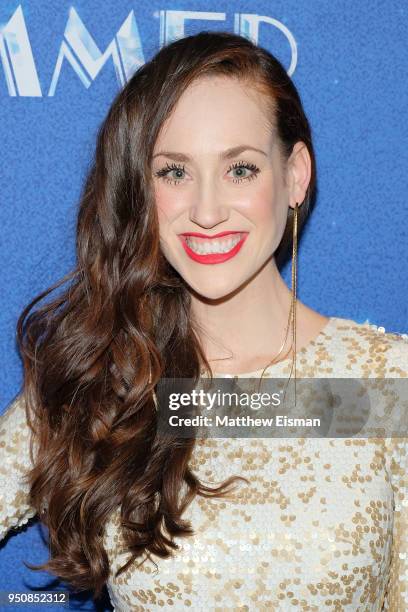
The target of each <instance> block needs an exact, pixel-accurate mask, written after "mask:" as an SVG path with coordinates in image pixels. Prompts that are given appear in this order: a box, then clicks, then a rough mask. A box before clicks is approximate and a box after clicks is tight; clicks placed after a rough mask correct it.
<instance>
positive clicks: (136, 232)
mask: <svg viewBox="0 0 408 612" xmlns="http://www.w3.org/2000/svg"><path fill="white" fill-rule="evenodd" d="M208 75H225V76H228V77H231V78H236V79H239V80H240V81H241V82H245V83H246V84H247V85H248V86H249V87H250V88H251V90H252V91H257V92H259V93H260V94H262V95H265V96H266V100H267V101H268V104H269V109H270V127H271V130H275V131H276V134H277V137H278V141H279V146H280V147H281V153H282V162H283V163H285V162H286V161H287V159H288V157H289V155H290V153H291V152H292V149H293V146H294V144H295V143H296V142H297V141H299V140H301V141H303V142H304V143H305V144H306V146H307V148H308V151H309V153H310V157H311V160H312V176H311V181H310V183H309V186H308V191H307V194H306V198H305V201H304V203H303V205H302V206H301V207H300V211H299V232H300V230H301V228H302V226H303V224H304V222H305V220H306V216H307V214H308V210H309V205H310V197H311V195H312V193H313V189H314V187H315V157H314V152H313V146H312V140H311V132H310V127H309V123H308V120H307V118H306V116H305V113H304V111H303V108H302V103H301V100H300V97H299V94H298V92H297V90H296V88H295V86H294V84H293V82H292V81H291V79H290V78H289V76H288V74H287V72H286V71H285V69H284V68H283V66H282V65H281V63H280V62H279V61H278V60H277V59H276V58H275V57H274V56H273V55H272V54H271V53H269V52H268V51H267V50H265V49H263V48H262V47H260V46H257V45H255V44H254V43H253V42H251V41H250V40H248V39H246V38H244V37H241V36H238V35H235V34H232V33H228V32H207V31H205V32H200V33H198V34H196V35H194V36H188V37H185V38H183V39H180V40H177V41H176V42H173V43H171V44H169V45H167V46H165V47H163V48H161V49H160V50H159V51H158V52H157V54H156V55H155V56H154V57H153V58H152V59H151V60H150V61H148V62H147V63H145V64H144V65H143V66H142V67H140V69H138V70H137V71H136V72H135V73H134V75H133V76H132V78H131V79H130V80H129V82H128V83H127V84H126V85H125V87H124V88H123V89H122V90H121V91H120V92H119V93H118V94H117V96H116V98H115V99H114V101H113V103H112V105H111V107H110V109H109V111H108V113H107V116H106V118H105V120H104V121H103V123H102V124H101V127H100V129H99V132H98V136H97V143H96V149H95V155H94V157H93V160H92V163H91V166H90V169H89V172H88V175H87V178H86V181H85V184H84V186H83V190H82V193H81V198H80V202H79V210H78V219H77V227H76V264H75V269H74V270H73V271H72V272H70V273H69V274H67V275H66V276H65V277H64V278H62V279H61V280H60V281H59V282H57V283H56V284H55V285H53V286H52V287H50V288H49V289H47V290H46V291H44V292H43V293H41V294H40V295H38V296H37V297H36V298H35V299H33V300H32V301H31V302H30V303H29V304H28V305H27V306H26V307H25V309H24V310H23V312H22V313H21V315H20V317H19V319H18V322H17V344H18V348H19V351H20V354H21V357H22V360H23V366H24V368H23V369H24V379H23V387H22V391H23V394H24V398H25V404H26V413H27V421H28V423H29V426H30V428H31V430H32V432H33V435H32V436H31V453H32V460H33V464H34V467H33V469H32V470H30V471H29V472H27V475H26V481H27V483H28V484H29V485H30V493H29V495H30V503H31V505H32V506H33V507H34V508H35V509H36V510H37V512H38V514H39V516H40V519H41V521H42V522H43V523H44V524H45V525H46V526H47V528H48V532H49V536H48V537H49V550H50V559H49V561H48V562H47V563H44V564H42V565H39V566H34V565H29V567H30V568H31V569H35V570H38V569H45V570H47V571H49V572H51V573H53V574H55V575H57V576H58V577H60V578H61V579H62V580H64V581H66V582H67V583H68V584H70V585H71V586H72V587H73V589H74V590H75V591H84V590H92V591H93V593H94V599H97V598H98V597H99V596H100V595H101V593H102V589H103V586H104V585H105V583H106V582H107V580H108V578H109V560H108V556H107V553H106V551H105V549H104V547H103V541H102V538H103V532H104V528H105V526H106V523H107V522H108V519H109V517H110V515H111V513H112V512H113V511H114V510H115V509H118V508H120V516H121V528H122V530H123V536H124V538H125V542H126V545H127V548H128V551H129V553H130V558H129V560H128V561H127V563H126V564H125V565H124V566H123V567H121V568H119V570H118V571H117V573H116V576H117V575H118V574H120V573H122V572H123V571H125V570H126V569H127V568H128V567H129V565H130V564H131V563H133V561H134V560H135V559H136V558H137V557H139V556H141V555H142V554H144V553H145V554H146V557H149V558H151V557H150V555H151V554H155V555H157V556H159V557H163V558H164V557H168V556H170V554H171V549H177V548H178V546H177V544H176V543H175V542H174V536H178V537H181V536H188V535H191V534H194V530H193V527H192V526H191V524H190V523H189V522H186V521H185V520H183V519H182V514H183V512H184V510H185V508H186V507H187V506H188V504H189V503H191V501H192V500H193V499H194V497H195V496H196V495H202V496H209V497H210V496H215V497H223V496H225V495H226V494H228V492H229V490H230V487H231V485H232V484H233V482H234V481H235V480H236V479H240V478H242V477H241V476H239V475H237V476H232V477H230V478H229V479H228V480H226V481H225V482H223V483H221V484H220V485H219V486H217V487H215V488H211V487H209V486H206V485H204V484H203V483H201V482H200V481H199V479H198V478H197V477H196V476H195V474H194V472H193V471H192V470H191V468H190V467H189V459H190V457H191V453H192V450H193V448H194V444H195V440H194V439H182V440H180V439H176V438H174V439H170V438H168V439H166V438H163V437H159V436H158V435H157V416H156V408H155V403H154V397H153V394H154V391H155V388H156V385H157V384H158V382H159V380H160V378H161V377H170V378H172V377H182V378H190V379H191V380H193V381H197V380H198V379H199V376H200V369H201V368H202V367H203V365H204V367H205V368H206V371H207V372H208V373H209V375H210V377H211V376H212V373H211V368H210V365H209V363H208V361H207V360H206V357H205V355H204V352H203V350H202V348H201V346H200V342H199V335H198V333H197V329H198V328H197V325H196V322H195V321H194V320H193V317H192V315H191V313H190V293H189V291H188V288H187V286H186V284H185V283H184V282H183V279H182V278H181V277H180V275H179V274H178V273H177V271H176V270H174V269H173V268H172V266H171V265H170V264H169V263H168V262H167V261H166V259H165V257H164V256H163V254H162V252H161V250H160V244H159V227H158V219H157V214H156V207H155V200H154V190H153V184H152V170H151V158H152V154H153V147H154V144H155V142H156V139H157V136H158V133H159V130H160V128H161V127H162V126H163V123H164V122H165V120H166V119H167V118H168V117H169V115H170V113H171V112H172V110H173V109H174V107H175V105H176V104H177V101H178V99H179V98H180V96H181V94H182V93H183V92H184V91H185V89H186V88H187V87H188V86H189V85H190V83H192V82H193V81H194V80H195V79H197V78H198V77H200V76H208ZM292 222H293V210H292V209H291V208H290V209H289V212H288V220H287V225H286V228H285V231H284V234H283V237H282V241H281V243H280V245H279V247H278V250H277V251H276V253H275V257H276V258H277V261H279V260H281V261H282V260H283V259H284V256H285V255H286V254H287V253H288V252H289V247H290V246H291V235H292ZM67 281H69V285H68V287H66V288H65V289H63V290H62V291H60V292H59V294H58V295H57V297H55V296H54V298H53V300H50V301H48V302H47V303H46V304H43V305H41V306H40V305H38V306H37V307H36V309H34V310H33V311H32V312H31V314H29V313H30V311H31V310H32V309H33V307H34V306H35V305H36V304H37V303H38V302H40V301H41V300H42V299H43V298H44V297H46V296H47V295H48V294H50V293H51V292H52V291H54V290H55V289H57V288H59V287H62V286H63V285H64V284H65V283H66V282H67ZM34 440H35V443H36V451H35V456H34V449H33V442H34ZM242 479H243V480H245V481H246V482H247V480H246V479H245V478H242ZM184 486H186V487H187V488H186V490H187V493H186V494H185V495H184V496H183V497H181V491H182V488H183V487H184ZM163 526H164V527H165V529H166V530H167V534H168V535H165V533H164V531H163Z"/></svg>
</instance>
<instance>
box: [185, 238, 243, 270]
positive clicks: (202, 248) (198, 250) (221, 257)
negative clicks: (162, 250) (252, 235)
mask: <svg viewBox="0 0 408 612" xmlns="http://www.w3.org/2000/svg"><path fill="white" fill-rule="evenodd" d="M247 236H248V232H223V233H222V234H217V236H216V237H211V236H204V235H203V234H200V235H197V234H181V235H180V236H179V238H180V240H181V243H182V245H183V247H184V250H185V252H186V253H187V255H188V256H189V257H190V258H191V259H193V260H194V261H196V262H198V263H203V264H216V263H222V262H224V261H226V260H227V259H231V257H234V256H235V255H236V254H237V253H238V252H239V251H240V250H241V247H242V245H243V244H244V242H245V239H246V237H247Z"/></svg>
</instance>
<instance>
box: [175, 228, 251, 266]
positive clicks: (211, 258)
mask: <svg viewBox="0 0 408 612" xmlns="http://www.w3.org/2000/svg"><path fill="white" fill-rule="evenodd" d="M231 234H241V240H240V241H239V242H238V243H237V244H236V245H235V246H234V247H233V248H232V249H231V250H230V251H227V252H226V253H208V254H206V255H201V254H199V253H196V252H195V251H193V250H192V249H191V248H190V247H189V246H188V244H187V242H186V237H188V236H191V237H193V236H197V237H199V238H206V239H207V240H211V238H221V237H222V236H227V235H231ZM247 236H248V232H221V233H219V234H215V235H214V236H207V235H206V234H200V233H197V232H185V233H184V234H179V238H180V241H181V244H182V245H183V248H184V250H185V252H186V253H187V255H188V256H189V257H190V259H192V260H193V261H196V262H197V263H202V264H218V263H223V262H224V261H227V260H228V259H231V258H232V257H234V256H235V255H236V254H237V253H239V251H240V250H241V248H242V246H243V244H244V242H245V240H246V238H247Z"/></svg>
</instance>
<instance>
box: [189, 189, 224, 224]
mask: <svg viewBox="0 0 408 612" xmlns="http://www.w3.org/2000/svg"><path fill="white" fill-rule="evenodd" d="M220 192H222V189H220V187H219V186H218V187H217V185H215V184H214V182H213V181H211V179H210V178H208V180H206V181H202V182H201V183H200V185H199V186H198V187H197V192H196V195H195V198H194V204H193V205H192V206H191V207H190V215H189V216H190V221H192V222H193V223H195V224H197V225H199V226H200V227H205V228H207V229H211V228H212V227H215V226H217V225H219V224H220V223H223V222H224V221H226V220H227V219H228V217H229V208H228V206H226V205H225V198H223V197H222V194H221V193H220ZM221 200H223V201H221Z"/></svg>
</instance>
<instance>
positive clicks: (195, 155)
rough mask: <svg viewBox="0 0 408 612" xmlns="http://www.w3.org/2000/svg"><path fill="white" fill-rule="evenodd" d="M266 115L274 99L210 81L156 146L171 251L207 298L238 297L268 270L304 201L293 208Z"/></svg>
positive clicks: (165, 238)
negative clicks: (293, 213) (291, 211)
mask: <svg viewBox="0 0 408 612" xmlns="http://www.w3.org/2000/svg"><path fill="white" fill-rule="evenodd" d="M266 113H267V110H266V102H265V100H264V99H262V98H261V97H260V96H259V95H257V94H254V93H253V94H252V95H250V94H249V93H248V87H247V86H246V85H244V84H242V83H240V82H239V81H237V80H235V79H232V78H228V77H223V76H216V77H215V76H212V77H205V78H200V79H198V80H197V81H195V82H194V83H193V84H192V85H190V86H189V88H188V89H187V90H186V91H185V92H184V93H183V95H182V97H181V98H180V100H179V101H178V103H177V105H176V107H175V109H174V111H173V113H172V115H171V116H170V117H169V119H168V120H167V122H166V123H165V124H164V126H163V128H162V130H161V132H160V134H159V137H158V139H157V142H156V144H155V147H154V151H153V159H152V170H153V176H154V179H153V180H154V186H155V198H156V205H157V209H158V218H159V229H160V243H161V248H162V251H163V253H164V255H165V257H166V259H167V260H168V261H169V263H170V264H171V265H172V266H173V268H175V269H176V270H177V271H178V273H179V274H180V275H181V277H182V278H183V279H184V280H185V282H186V283H187V284H188V285H189V286H190V287H191V288H192V289H194V290H195V291H196V292H197V293H198V294H199V295H201V296H203V297H205V298H210V299H217V298H221V297H224V296H226V295H228V294H229V293H231V292H233V291H235V290H236V289H238V288H239V287H240V286H241V285H243V284H244V283H245V282H246V281H248V279H250V278H251V277H252V276H253V275H255V274H256V273H257V272H258V271H259V270H260V268H261V267H263V265H264V264H265V262H266V261H267V260H268V259H269V258H271V256H272V255H273V253H274V252H275V250H276V248H277V247H278V245H279V243H280V240H281V237H282V235H283V231H284V228H285V225H286V219H287V213H288V206H289V205H292V206H293V205H294V203H295V201H299V202H300V201H301V200H294V201H293V202H291V201H290V199H291V195H294V194H291V193H290V187H289V186H285V183H284V176H283V165H282V159H281V157H280V153H279V148H278V142H277V141H276V137H275V136H274V135H273V133H272V131H271V128H270V127H269V125H268V119H267V115H266ZM297 144H298V143H297ZM234 149H235V150H234ZM255 149H256V150H255ZM194 234H199V236H194ZM218 234H223V236H222V237H219V238H214V236H216V235H218Z"/></svg>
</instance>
